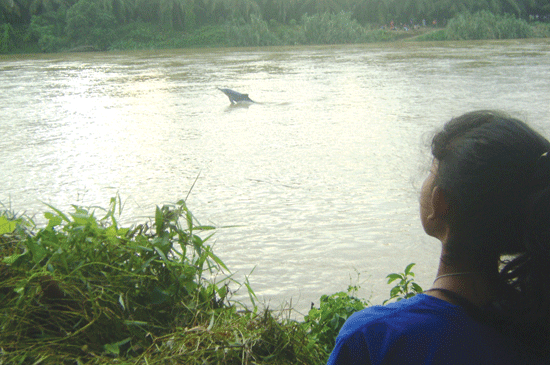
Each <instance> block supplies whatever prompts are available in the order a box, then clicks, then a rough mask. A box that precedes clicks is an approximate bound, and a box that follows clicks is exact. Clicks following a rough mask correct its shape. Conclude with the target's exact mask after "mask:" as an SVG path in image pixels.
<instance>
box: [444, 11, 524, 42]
mask: <svg viewBox="0 0 550 365" xmlns="http://www.w3.org/2000/svg"><path fill="white" fill-rule="evenodd" d="M446 31H447V39H449V40H474V39H513V38H529V37H533V36H534V35H535V33H534V31H533V28H531V27H530V26H529V24H528V23H527V22H526V21H525V20H522V19H517V18H515V17H514V16H512V15H509V14H506V15H499V16H497V15H494V14H492V13H490V12H488V11H481V12H478V13H475V14H468V13H463V14H460V15H459V16H457V17H455V18H453V19H451V20H450V21H449V23H448V25H447V28H446Z"/></svg>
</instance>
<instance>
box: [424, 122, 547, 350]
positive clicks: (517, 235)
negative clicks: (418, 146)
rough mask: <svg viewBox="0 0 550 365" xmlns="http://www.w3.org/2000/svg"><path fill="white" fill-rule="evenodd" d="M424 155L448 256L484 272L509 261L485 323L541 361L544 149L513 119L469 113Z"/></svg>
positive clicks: (544, 344)
mask: <svg viewBox="0 0 550 365" xmlns="http://www.w3.org/2000/svg"><path fill="white" fill-rule="evenodd" d="M432 154H433V156H434V158H435V159H436V160H437V161H438V171H437V176H436V185H438V186H439V187H440V188H441V189H442V190H443V191H444V193H445V195H446V197H447V198H448V199H449V201H450V202H451V204H450V207H451V211H450V212H449V219H450V221H451V222H452V224H451V228H452V229H453V231H452V232H451V239H450V240H449V242H448V243H447V244H448V249H449V252H450V255H451V257H452V255H457V256H461V257H469V258H471V259H472V260H475V262H476V263H478V265H479V268H480V269H484V268H487V267H485V266H484V265H488V263H490V262H494V263H498V259H502V256H504V255H509V256H510V257H509V258H508V259H507V261H502V264H501V267H500V271H499V273H498V282H499V298H498V299H497V300H496V302H495V303H492V305H493V309H495V310H494V312H495V313H497V312H498V313H497V315H496V317H495V318H496V319H494V321H493V322H494V324H495V325H496V326H497V327H499V329H501V330H502V331H505V332H512V333H514V334H515V335H516V336H517V337H519V338H518V339H519V340H523V341H522V342H524V343H527V344H529V345H533V346H535V347H536V350H538V351H539V352H540V353H546V354H548V353H549V352H550V351H549V350H548V349H547V348H548V347H550V342H547V341H549V340H550V142H548V140H547V139H546V138H544V137H543V136H541V135H540V134H539V133H537V132H535V131H534V130H533V129H531V128H530V127H529V126H528V125H526V124H525V123H523V122H521V121H520V120H518V119H514V118H511V117H509V116H507V115H505V114H503V113H500V112H495V111H475V112H471V113H467V114H464V115H462V116H460V117H457V118H454V119H452V120H450V121H449V122H448V123H446V124H445V126H444V128H443V130H442V131H440V132H439V133H437V134H436V135H435V136H434V138H433V140H432ZM452 238H455V239H454V240H453V239H452ZM493 265H495V264H493ZM497 308H498V310H497ZM539 341H541V342H540V343H539Z"/></svg>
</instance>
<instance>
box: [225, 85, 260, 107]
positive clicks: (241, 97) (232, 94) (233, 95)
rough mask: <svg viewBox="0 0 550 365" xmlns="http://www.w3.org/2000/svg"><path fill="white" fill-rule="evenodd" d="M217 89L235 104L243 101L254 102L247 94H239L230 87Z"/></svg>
mask: <svg viewBox="0 0 550 365" xmlns="http://www.w3.org/2000/svg"><path fill="white" fill-rule="evenodd" d="M218 90H220V91H221V92H222V93H224V94H225V95H227V97H228V98H229V101H230V102H231V104H237V103H240V102H243V101H244V102H248V103H254V101H253V100H252V99H250V98H249V97H248V94H241V93H238V92H236V91H234V90H231V89H220V88H218Z"/></svg>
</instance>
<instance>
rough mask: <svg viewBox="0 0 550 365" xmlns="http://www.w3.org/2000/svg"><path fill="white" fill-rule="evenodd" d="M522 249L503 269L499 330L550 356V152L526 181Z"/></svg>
mask: <svg viewBox="0 0 550 365" xmlns="http://www.w3.org/2000/svg"><path fill="white" fill-rule="evenodd" d="M523 188H524V189H526V195H525V200H524V204H523V208H522V209H520V210H519V214H520V215H521V216H522V217H521V221H522V223H523V224H522V226H523V234H522V237H521V242H518V243H519V246H520V247H521V250H520V253H518V254H516V255H515V256H514V257H513V258H511V259H510V260H508V261H506V262H505V264H504V266H503V267H502V268H501V270H500V273H499V281H500V287H501V290H500V293H499V298H498V299H497V301H495V303H493V308H494V310H495V311H494V312H495V313H496V314H497V315H496V316H495V318H494V319H493V321H494V322H495V325H496V327H497V328H499V329H500V330H502V331H503V332H507V333H508V334H510V335H512V336H514V337H515V338H517V339H518V340H519V341H520V342H521V343H522V345H524V346H528V348H529V349H530V350H531V351H532V352H534V353H537V354H538V355H541V356H545V357H548V356H550V156H548V153H546V152H545V153H544V154H543V155H541V156H540V158H539V160H538V161H537V163H536V165H535V168H534V171H533V173H532V174H531V175H530V176H527V177H526V180H525V181H524V187H523Z"/></svg>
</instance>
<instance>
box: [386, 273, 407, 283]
mask: <svg viewBox="0 0 550 365" xmlns="http://www.w3.org/2000/svg"><path fill="white" fill-rule="evenodd" d="M386 278H388V284H391V283H392V282H393V281H395V280H398V279H403V276H402V275H400V274H389V275H388V276H386Z"/></svg>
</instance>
